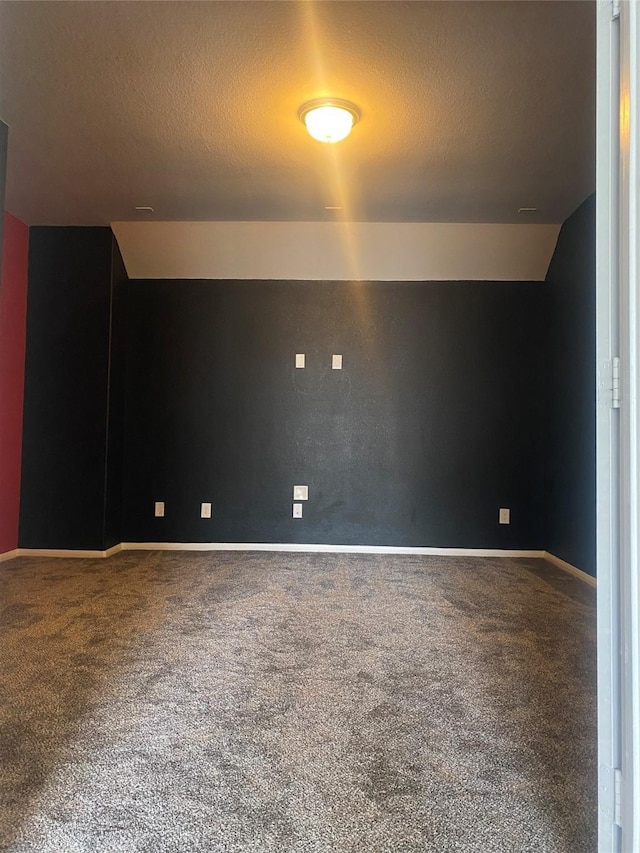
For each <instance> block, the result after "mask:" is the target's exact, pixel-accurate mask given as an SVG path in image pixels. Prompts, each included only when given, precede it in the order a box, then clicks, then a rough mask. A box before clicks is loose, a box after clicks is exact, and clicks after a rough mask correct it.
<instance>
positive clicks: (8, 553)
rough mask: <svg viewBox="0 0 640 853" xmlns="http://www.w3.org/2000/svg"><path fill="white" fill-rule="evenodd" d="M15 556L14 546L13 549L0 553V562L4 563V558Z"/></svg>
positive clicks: (11, 558) (10, 558)
mask: <svg viewBox="0 0 640 853" xmlns="http://www.w3.org/2000/svg"><path fill="white" fill-rule="evenodd" d="M17 556H18V549H17V548H14V549H13V551H5V552H4V553H3V554H0V563H4V561H5V560H13V558H14V557H17Z"/></svg>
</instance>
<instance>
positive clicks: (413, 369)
mask: <svg viewBox="0 0 640 853" xmlns="http://www.w3.org/2000/svg"><path fill="white" fill-rule="evenodd" d="M547 290H548V288H547V286H546V285H545V284H544V283H531V282H530V283H526V282H516V283H510V282H457V283H456V282H425V283H398V282H393V283H386V282H378V283H344V282H273V281H269V282H246V281H166V280H165V281H135V282H131V283H130V285H129V312H128V328H127V342H128V343H127V352H128V359H127V360H128V380H127V404H126V439H125V445H126V446H125V488H124V530H123V537H124V540H125V541H174V542H175V541H178V542H180V541H184V542H188V541H222V542H224V541H228V542H236V541H240V542H309V543H313V542H315V543H334V544H370V545H395V546H460V547H471V548H482V547H487V548H535V549H540V548H543V547H545V541H544V523H545V508H544V500H545V499H546V495H545V494H544V464H543V457H544V451H545V442H544V434H545V429H546V423H547V414H546V412H545V410H544V400H545V394H546V381H547V377H546V361H545V359H546V348H545V340H544V333H545V330H546V328H547V323H548V318H547V313H546V312H547V307H548V306H547V301H546V295H547ZM296 352H304V353H306V357H307V368H306V369H305V370H296V369H295V368H294V355H295V353H296ZM333 353H341V354H342V355H343V359H344V369H343V370H342V371H334V370H331V356H332V354H333ZM297 483H300V484H308V485H309V489H310V499H309V501H308V502H307V503H305V505H304V518H303V519H301V520H294V519H292V518H291V508H292V507H291V505H292V495H291V490H292V486H293V485H294V484H297ZM157 500H163V501H165V502H166V516H165V518H163V519H156V518H154V516H153V504H154V501H157ZM202 501H211V502H212V503H213V518H212V519H211V520H203V519H200V517H199V515H200V513H199V509H200V503H201V502H202ZM501 506H506V507H510V508H511V512H512V523H511V524H510V525H509V526H504V525H503V526H501V525H499V524H498V509H499V507H501Z"/></svg>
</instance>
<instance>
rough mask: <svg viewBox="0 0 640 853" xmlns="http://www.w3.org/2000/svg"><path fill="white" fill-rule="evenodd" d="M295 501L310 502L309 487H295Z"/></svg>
mask: <svg viewBox="0 0 640 853" xmlns="http://www.w3.org/2000/svg"><path fill="white" fill-rule="evenodd" d="M293 499H294V501H308V500H309V486H294V487H293Z"/></svg>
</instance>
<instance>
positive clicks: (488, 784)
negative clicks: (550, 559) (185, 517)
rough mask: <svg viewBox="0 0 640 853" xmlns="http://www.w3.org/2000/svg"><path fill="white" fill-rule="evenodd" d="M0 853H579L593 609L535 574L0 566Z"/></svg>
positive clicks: (134, 561) (280, 559)
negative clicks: (9, 852)
mask: <svg viewBox="0 0 640 853" xmlns="http://www.w3.org/2000/svg"><path fill="white" fill-rule="evenodd" d="M0 603H1V618H0V623H1V630H0V649H1V652H0V654H1V659H0V670H1V681H0V690H1V707H0V726H1V730H0V738H1V740H0V751H1V755H0V758H1V769H0V849H1V850H5V851H12V853H27V852H28V853H35V851H37V853H76V851H77V853H112V851H113V853H116V851H126V853H134V852H135V853H138V851H145V853H147V851H149V853H165V851H166V853H174V851H181V853H182V852H183V851H196V853H205V852H206V853H216V852H217V851H225V853H236V851H238V852H239V851H242V853H266V851H269V853H271V851H273V852H274V853H275V852H276V851H277V852H278V853H328V852H329V851H332V853H356V851H357V853H360V851H362V853H391V851H393V852H394V853H402V851H406V852H407V853H409V852H410V851H411V852H412V853H413V851H443V853H445V851H446V853H450V851H461V852H462V851H474V853H475V851H478V853H493V851H495V853H503V852H504V853H524V852H525V851H536V853H541V851H544V852H545V853H574V851H575V853H590V851H594V850H595V849H596V841H595V834H596V727H595V612H594V592H593V590H592V589H591V588H589V587H587V586H586V585H584V584H583V583H582V582H581V581H578V580H576V579H573V578H572V577H570V576H568V575H566V574H564V573H562V572H561V571H559V570H556V569H555V568H554V567H552V566H550V565H549V564H545V563H543V562H541V561H536V560H530V561H527V560H509V559H488V558H473V559H458V558H440V557H414V556H407V557H392V558H389V557H386V556H363V555H334V554H324V555H305V554H268V553H267V554H264V553H197V552H188V553H186V552H185V553H178V552H163V553H156V552H125V553H122V554H119V555H117V556H115V557H112V558H111V559H109V560H107V561H89V560H60V559H57V560H47V559H41V558H38V559H34V558H19V559H17V560H14V561H10V562H8V563H5V564H3V565H2V566H0Z"/></svg>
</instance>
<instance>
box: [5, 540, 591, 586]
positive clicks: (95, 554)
mask: <svg viewBox="0 0 640 853" xmlns="http://www.w3.org/2000/svg"><path fill="white" fill-rule="evenodd" d="M119 551H280V552H283V553H306V554H414V555H416V556H432V557H529V558H533V559H544V560H548V561H549V562H550V563H553V564H554V566H558V568H560V569H564V571H565V572H568V573H569V574H571V575H573V576H574V577H577V578H580V580H582V581H584V582H585V583H588V584H589V586H594V587H595V586H596V579H595V578H594V577H592V576H591V575H588V574H587V573H586V572H583V571H582V570H581V569H578V568H576V566H572V565H571V563H567V562H566V560H561V559H560V557H556V555H555V554H551V553H550V552H549V551H534V550H509V549H501V548H412V547H402V546H398V547H394V546H389V545H314V544H307V543H304V544H300V543H286V542H280V543H273V542H120V543H119V544H118V545H113V546H112V547H111V548H108V549H107V550H106V551H76V550H73V549H71V548H15V549H14V550H13V551H7V552H5V553H4V554H0V563H1V562H4V561H5V560H11V559H13V558H14V557H81V558H85V559H87V558H89V559H104V558H106V557H111V556H112V555H113V554H117V553H118V552H119Z"/></svg>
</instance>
